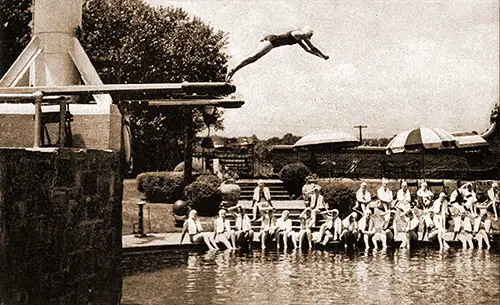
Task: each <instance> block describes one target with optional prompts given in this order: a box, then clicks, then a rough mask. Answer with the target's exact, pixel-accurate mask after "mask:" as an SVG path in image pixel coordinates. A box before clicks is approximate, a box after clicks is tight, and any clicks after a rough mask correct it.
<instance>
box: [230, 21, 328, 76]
mask: <svg viewBox="0 0 500 305" xmlns="http://www.w3.org/2000/svg"><path fill="white" fill-rule="evenodd" d="M312 35H313V30H312V29H311V28H310V27H307V26H306V27H304V28H303V29H302V30H294V31H289V32H287V33H285V34H281V35H267V36H265V37H264V38H262V40H261V41H260V42H259V44H258V45H257V49H256V50H255V52H254V53H253V54H251V55H250V56H248V57H246V58H245V59H243V60H241V61H240V62H239V63H238V64H237V65H236V66H235V67H234V68H232V69H230V70H229V71H228V72H227V76H226V81H230V80H231V78H232V77H233V75H234V73H236V71H238V70H240V69H241V68H243V67H244V66H246V65H249V64H251V63H253V62H255V61H256V60H258V59H259V58H261V57H262V56H264V55H266V54H267V53H268V52H269V51H271V50H272V49H273V48H277V47H281V46H285V45H294V44H298V45H299V46H301V47H302V49H304V50H305V51H306V52H308V53H311V54H313V55H316V56H318V57H321V58H323V59H328V58H329V57H328V56H327V55H325V54H323V53H322V52H321V51H320V50H318V48H316V47H315V46H314V45H313V44H312V43H311V41H310V39H311V37H312Z"/></svg>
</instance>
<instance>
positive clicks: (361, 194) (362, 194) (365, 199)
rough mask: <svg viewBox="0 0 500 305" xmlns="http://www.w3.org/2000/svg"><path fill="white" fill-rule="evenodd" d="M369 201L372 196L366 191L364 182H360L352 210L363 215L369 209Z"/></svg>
mask: <svg viewBox="0 0 500 305" xmlns="http://www.w3.org/2000/svg"><path fill="white" fill-rule="evenodd" d="M371 201H372V196H371V195H370V192H369V191H368V189H367V185H366V182H364V181H363V182H361V185H360V186H359V189H358V190H357V191H356V204H355V205H354V207H353V208H352V209H353V210H354V211H356V212H358V213H361V215H363V214H364V213H365V210H366V209H367V208H368V207H369V205H370V202H371ZM360 208H361V211H360ZM372 212H373V211H372Z"/></svg>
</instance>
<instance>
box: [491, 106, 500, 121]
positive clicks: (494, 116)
mask: <svg viewBox="0 0 500 305" xmlns="http://www.w3.org/2000/svg"><path fill="white" fill-rule="evenodd" d="M499 113H500V104H498V103H497V104H495V107H493V109H492V110H491V116H490V123H495V122H497V121H498V114H499Z"/></svg>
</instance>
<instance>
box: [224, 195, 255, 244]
mask: <svg viewBox="0 0 500 305" xmlns="http://www.w3.org/2000/svg"><path fill="white" fill-rule="evenodd" d="M228 211H229V212H232V213H233V215H234V217H235V221H234V225H235V227H236V232H235V236H236V245H237V246H238V247H240V246H241V245H243V244H247V245H248V248H249V249H252V242H253V236H254V232H253V230H252V222H251V220H250V217H248V215H247V213H246V212H245V209H244V208H243V207H242V206H241V205H239V204H238V205H236V206H234V207H230V208H229V209H228Z"/></svg>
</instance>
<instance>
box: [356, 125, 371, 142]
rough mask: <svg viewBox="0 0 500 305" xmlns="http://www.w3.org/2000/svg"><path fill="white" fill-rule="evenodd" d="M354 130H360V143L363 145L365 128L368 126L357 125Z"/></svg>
mask: <svg viewBox="0 0 500 305" xmlns="http://www.w3.org/2000/svg"><path fill="white" fill-rule="evenodd" d="M354 128H359V142H361V143H363V128H368V126H364V125H357V126H354Z"/></svg>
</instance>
